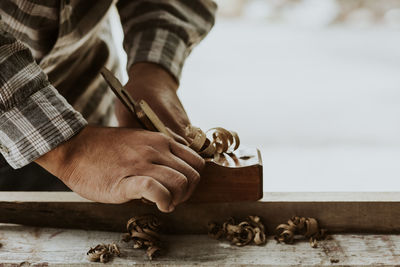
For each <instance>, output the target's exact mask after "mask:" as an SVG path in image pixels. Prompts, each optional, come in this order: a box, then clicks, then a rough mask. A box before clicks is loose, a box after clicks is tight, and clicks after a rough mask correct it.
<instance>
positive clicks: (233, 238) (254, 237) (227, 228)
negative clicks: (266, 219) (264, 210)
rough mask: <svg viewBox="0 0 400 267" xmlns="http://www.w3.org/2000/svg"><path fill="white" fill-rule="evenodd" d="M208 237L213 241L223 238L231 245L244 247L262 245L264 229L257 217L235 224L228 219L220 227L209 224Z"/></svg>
mask: <svg viewBox="0 0 400 267" xmlns="http://www.w3.org/2000/svg"><path fill="white" fill-rule="evenodd" d="M208 235H209V236H211V237H212V238H215V239H223V238H225V239H226V240H228V241H229V242H231V244H232V245H236V246H239V247H241V246H245V245H248V244H250V243H251V242H253V243H254V244H256V245H264V244H265V243H266V237H265V227H264V225H263V224H262V222H261V219H260V217H258V216H249V217H248V218H247V219H246V220H244V221H242V222H240V223H239V224H236V223H235V220H234V219H233V218H230V219H229V220H227V221H226V222H224V223H223V224H222V225H221V224H218V223H215V222H210V223H209V224H208Z"/></svg>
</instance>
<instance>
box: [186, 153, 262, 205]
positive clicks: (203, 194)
mask: <svg viewBox="0 0 400 267" xmlns="http://www.w3.org/2000/svg"><path fill="white" fill-rule="evenodd" d="M262 182H263V169H262V160H261V154H260V151H258V149H251V148H240V149H238V150H237V151H235V153H234V154H232V155H226V154H225V155H221V157H220V158H219V159H218V160H215V159H207V160H206V166H205V168H204V170H203V172H202V174H201V180H200V182H199V184H198V185H197V188H196V191H195V192H194V193H193V195H192V197H191V198H190V200H189V202H196V203H199V202H204V203H212V202H237V201H256V200H259V199H261V198H262V195H263V183H262Z"/></svg>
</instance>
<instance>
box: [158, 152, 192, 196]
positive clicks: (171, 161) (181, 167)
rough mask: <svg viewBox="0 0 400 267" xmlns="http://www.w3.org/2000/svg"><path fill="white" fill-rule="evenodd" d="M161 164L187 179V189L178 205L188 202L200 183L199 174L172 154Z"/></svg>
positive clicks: (165, 157)
mask: <svg viewBox="0 0 400 267" xmlns="http://www.w3.org/2000/svg"><path fill="white" fill-rule="evenodd" d="M160 164H163V165H165V166H168V167H170V168H172V169H174V170H176V171H178V172H179V173H181V174H183V175H184V176H185V178H186V179H187V187H186V190H185V192H184V194H183V196H182V198H181V199H179V200H178V202H177V203H181V202H184V201H186V200H187V199H188V198H189V197H190V196H191V195H192V193H193V191H194V190H195V188H196V186H197V184H198V183H199V181H200V174H199V172H198V171H197V170H195V169H194V168H193V167H192V166H190V165H189V164H187V163H186V162H185V161H183V160H182V159H180V158H178V157H176V156H175V155H173V154H170V155H169V156H164V159H163V160H162V161H161V162H160Z"/></svg>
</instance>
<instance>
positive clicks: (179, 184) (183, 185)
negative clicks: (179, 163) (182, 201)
mask: <svg viewBox="0 0 400 267" xmlns="http://www.w3.org/2000/svg"><path fill="white" fill-rule="evenodd" d="M174 184H175V186H176V189H178V190H179V191H181V192H182V191H185V190H186V189H187V186H188V180H187V179H186V177H185V176H184V175H182V174H181V175H176V177H175V181H174Z"/></svg>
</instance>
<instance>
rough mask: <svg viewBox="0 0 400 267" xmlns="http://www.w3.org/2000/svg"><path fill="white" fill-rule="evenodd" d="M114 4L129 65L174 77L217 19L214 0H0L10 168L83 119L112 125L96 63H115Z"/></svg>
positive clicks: (4, 146) (4, 141) (2, 145)
mask: <svg viewBox="0 0 400 267" xmlns="http://www.w3.org/2000/svg"><path fill="white" fill-rule="evenodd" d="M117 10H118V13H119V16H120V18H121V22H122V26H123V30H124V34H125V37H124V49H125V51H126V53H127V55H128V66H127V68H128V69H129V67H130V66H132V65H133V64H134V63H136V62H153V63H157V64H160V65H161V66H163V67H164V68H165V69H167V70H168V71H169V72H170V73H171V74H172V75H173V76H174V77H175V78H176V79H177V80H179V77H180V74H181V70H182V66H183V63H184V61H185V59H186V57H187V56H188V55H189V53H190V51H191V50H192V48H193V47H194V46H195V45H196V44H197V43H199V42H200V40H201V39H202V38H204V36H205V35H206V34H207V33H208V31H209V30H210V29H211V27H212V25H213V23H214V13H215V10H216V5H215V4H214V3H213V2H212V1H211V0H119V1H118V3H116V5H115V3H114V1H112V0H1V1H0V17H1V20H0V152H1V154H2V155H3V157H4V159H5V160H6V161H7V162H8V164H9V165H11V166H12V167H13V168H20V167H23V166H25V165H27V164H29V163H30V162H32V161H33V160H35V159H36V158H38V157H40V156H41V155H43V154H45V153H47V152H48V151H50V150H51V149H53V148H55V147H56V146H57V145H59V144H60V143H62V142H65V141H66V140H68V139H69V138H71V137H72V136H74V135H75V134H76V133H78V132H79V131H80V130H81V129H82V128H83V127H85V126H86V124H87V123H88V122H89V123H96V124H103V125H107V124H109V121H110V118H111V117H112V114H113V105H112V103H113V98H112V93H110V90H108V89H107V85H106V84H105V82H104V81H103V79H101V77H100V75H99V70H100V69H101V67H103V66H106V67H108V68H109V69H111V70H113V71H114V72H115V73H117V74H118V73H119V70H120V64H119V61H118V56H117V54H116V52H115V50H116V49H115V45H114V43H113V37H112V34H113V33H112V31H111V30H110V17H111V14H112V13H113V12H115V13H116V11H117ZM0 158H1V157H0ZM3 161H4V160H3ZM4 163H5V162H3V164H4ZM0 167H1V160H0Z"/></svg>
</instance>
